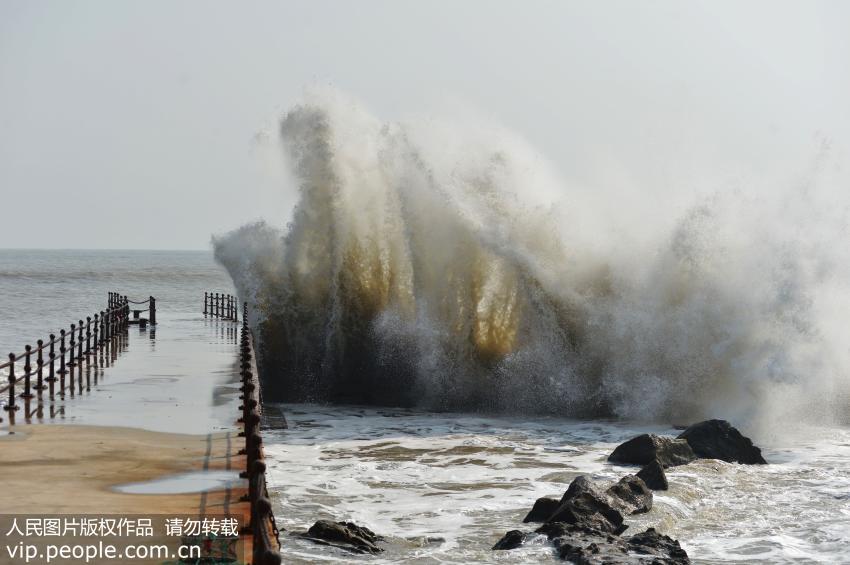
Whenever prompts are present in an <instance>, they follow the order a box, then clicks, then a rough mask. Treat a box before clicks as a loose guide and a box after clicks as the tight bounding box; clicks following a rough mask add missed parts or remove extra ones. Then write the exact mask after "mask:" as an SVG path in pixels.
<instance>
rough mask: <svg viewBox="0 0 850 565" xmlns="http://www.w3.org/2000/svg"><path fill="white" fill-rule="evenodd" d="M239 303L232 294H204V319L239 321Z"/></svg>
mask: <svg viewBox="0 0 850 565" xmlns="http://www.w3.org/2000/svg"><path fill="white" fill-rule="evenodd" d="M238 304H239V302H238V301H237V299H236V297H235V296H233V295H232V294H224V293H219V292H215V293H213V292H205V293H204V317H205V318H206V317H207V316H210V317H211V318H222V319H224V320H233V321H234V322H237V321H239V306H238Z"/></svg>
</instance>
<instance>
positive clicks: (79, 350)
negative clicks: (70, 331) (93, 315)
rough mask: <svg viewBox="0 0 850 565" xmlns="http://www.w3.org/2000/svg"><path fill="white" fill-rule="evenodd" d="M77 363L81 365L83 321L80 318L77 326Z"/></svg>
mask: <svg viewBox="0 0 850 565" xmlns="http://www.w3.org/2000/svg"><path fill="white" fill-rule="evenodd" d="M77 331H78V332H79V333H77V365H79V366H81V367H82V365H83V321H82V320H80V325H79V326H78V327H77Z"/></svg>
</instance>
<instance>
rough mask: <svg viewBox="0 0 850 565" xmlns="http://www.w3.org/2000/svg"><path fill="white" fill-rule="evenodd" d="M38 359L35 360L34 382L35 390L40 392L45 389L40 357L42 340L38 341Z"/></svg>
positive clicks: (42, 361) (41, 358)
mask: <svg viewBox="0 0 850 565" xmlns="http://www.w3.org/2000/svg"><path fill="white" fill-rule="evenodd" d="M37 343H38V357H36V359H35V366H36V381H35V390H37V391H39V392H41V391H42V390H44V389H46V388H47V387H46V386H44V357H43V356H42V348H43V347H44V340H41V339H40V340H38V342H37Z"/></svg>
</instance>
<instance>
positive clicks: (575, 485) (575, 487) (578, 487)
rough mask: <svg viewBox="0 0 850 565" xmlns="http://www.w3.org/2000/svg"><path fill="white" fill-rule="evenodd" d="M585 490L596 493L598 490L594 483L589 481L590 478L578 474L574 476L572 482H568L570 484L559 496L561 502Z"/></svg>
mask: <svg viewBox="0 0 850 565" xmlns="http://www.w3.org/2000/svg"><path fill="white" fill-rule="evenodd" d="M585 492H590V493H598V490H597V489H596V485H594V484H593V483H592V482H590V479H588V478H587V476H585V475H579V476H578V477H576V478H574V479H573V482H571V483H570V486H568V487H567V490H566V492H564V496H562V497H561V504H563V503H565V502H566V501H568V500H570V499H571V498H575V497H576V496H578V495H579V494H582V493H585Z"/></svg>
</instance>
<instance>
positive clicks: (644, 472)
mask: <svg viewBox="0 0 850 565" xmlns="http://www.w3.org/2000/svg"><path fill="white" fill-rule="evenodd" d="M637 476H638V477H640V478H641V479H643V482H645V483H646V486H648V487H649V488H651V489H652V490H667V488H668V486H669V485H668V484H667V475H666V474H664V467H662V466H661V463H659V462H658V459H653V460H652V461H650V462H649V463H647V464H646V465H644V467H643V469H641V470H640V471H638V473H637Z"/></svg>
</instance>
